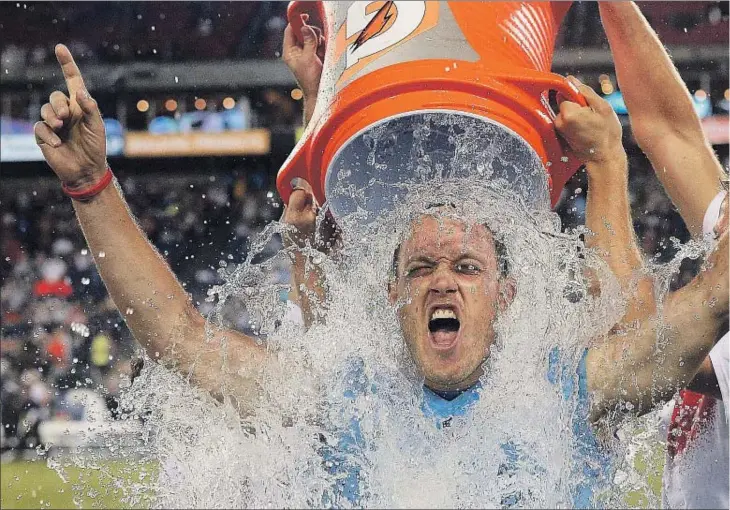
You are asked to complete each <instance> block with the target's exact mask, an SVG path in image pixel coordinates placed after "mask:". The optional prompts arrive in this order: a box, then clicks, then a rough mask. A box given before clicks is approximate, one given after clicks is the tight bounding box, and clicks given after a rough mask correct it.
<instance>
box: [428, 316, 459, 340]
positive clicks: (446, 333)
mask: <svg viewBox="0 0 730 510" xmlns="http://www.w3.org/2000/svg"><path fill="white" fill-rule="evenodd" d="M460 327H461V323H460V322H459V319H458V318H457V317H456V314H455V313H454V311H453V310H451V309H448V308H436V309H435V310H433V311H432V312H431V317H430V319H429V321H428V331H429V333H430V334H429V337H430V338H431V342H432V344H433V346H434V347H436V348H437V349H449V348H451V347H453V346H454V344H455V343H456V339H457V337H458V335H459V328H460Z"/></svg>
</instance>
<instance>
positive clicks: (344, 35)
mask: <svg viewBox="0 0 730 510" xmlns="http://www.w3.org/2000/svg"><path fill="white" fill-rule="evenodd" d="M437 20H438V2H423V1H420V2H419V1H401V2H397V1H386V2H383V1H380V2H353V3H352V5H350V7H349V8H348V10H347V19H346V21H345V23H344V25H343V26H342V28H341V29H340V30H339V32H338V33H337V48H338V54H337V59H338V60H339V59H340V58H342V57H343V53H344V58H345V72H344V73H343V74H342V76H341V77H340V79H339V81H338V83H341V82H342V81H345V80H347V79H349V78H350V77H352V76H353V75H354V74H356V73H357V72H358V71H359V70H360V69H362V68H363V67H364V66H365V65H367V64H368V63H369V62H372V61H373V60H374V59H376V58H378V57H379V56H381V55H383V54H384V53H386V52H388V51H390V50H392V49H393V48H395V47H396V46H398V45H399V44H400V43H403V42H405V41H407V40H409V39H411V38H413V37H415V36H416V35H418V34H420V33H422V32H424V31H425V30H428V29H429V28H432V27H433V26H435V25H436V22H437Z"/></svg>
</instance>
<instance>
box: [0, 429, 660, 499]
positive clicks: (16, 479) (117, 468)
mask: <svg viewBox="0 0 730 510" xmlns="http://www.w3.org/2000/svg"><path fill="white" fill-rule="evenodd" d="M647 447H648V448H647V451H646V452H644V453H643V454H640V455H637V456H636V458H635V459H634V469H635V471H634V475H635V476H636V478H637V480H639V483H638V484H636V485H638V486H635V488H634V489H630V490H629V491H628V492H627V493H625V494H623V495H622V497H621V499H622V500H623V502H624V504H623V505H621V506H626V507H628V508H650V507H653V506H654V505H656V504H657V502H658V501H659V499H658V498H659V494H660V492H661V473H662V462H663V455H664V454H663V445H662V444H661V443H659V442H657V443H654V444H648V445H647ZM62 464H63V466H64V467H63V468H62V469H61V472H62V473H63V475H64V477H65V478H66V481H65V482H64V480H63V479H62V478H61V476H59V474H58V472H56V471H55V470H54V469H51V468H50V467H48V466H47V465H46V461H45V460H37V461H16V462H11V463H6V464H0V496H1V497H0V508H3V509H4V508H8V509H9V508H149V506H150V504H151V499H152V498H151V496H152V493H151V491H150V490H149V489H148V487H150V486H151V485H153V483H154V480H155V479H156V477H157V469H158V468H157V465H156V464H154V463H142V464H140V463H130V462H124V461H120V460H108V461H94V462H90V463H88V464H87V467H84V468H81V467H78V466H71V465H68V462H65V463H64V462H62ZM145 488H147V489H145ZM135 489H136V490H137V491H138V492H137V494H139V493H141V494H142V495H141V497H140V498H138V501H140V504H138V505H136V506H130V504H129V500H128V499H126V498H128V496H129V495H130V491H133V490H135Z"/></svg>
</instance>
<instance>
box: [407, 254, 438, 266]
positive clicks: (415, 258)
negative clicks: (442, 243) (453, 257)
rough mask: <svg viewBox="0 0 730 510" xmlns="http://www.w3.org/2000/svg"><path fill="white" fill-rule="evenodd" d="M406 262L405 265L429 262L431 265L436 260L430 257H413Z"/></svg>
mask: <svg viewBox="0 0 730 510" xmlns="http://www.w3.org/2000/svg"><path fill="white" fill-rule="evenodd" d="M404 262H405V264H410V263H411V262H427V263H429V264H433V263H434V262H435V259H434V258H433V257H429V256H428V255H413V256H411V257H408V258H407V259H406V260H405V261H404Z"/></svg>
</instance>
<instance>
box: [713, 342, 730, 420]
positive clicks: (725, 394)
mask: <svg viewBox="0 0 730 510" xmlns="http://www.w3.org/2000/svg"><path fill="white" fill-rule="evenodd" d="M728 338H730V333H725V336H723V337H722V338H721V339H720V341H719V342H717V343H716V344H715V347H713V348H712V350H711V351H710V361H712V368H713V369H714V370H715V377H717V382H718V384H719V385H720V394H721V395H722V403H723V405H724V406H725V416H730V388H728V385H730V340H728Z"/></svg>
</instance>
